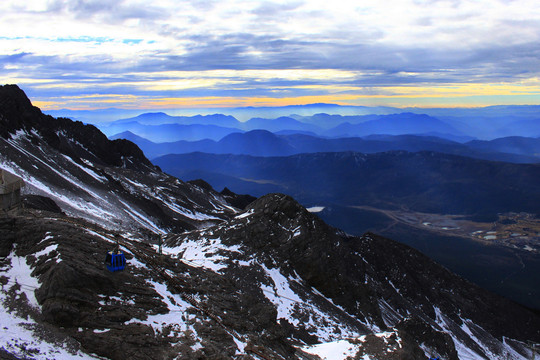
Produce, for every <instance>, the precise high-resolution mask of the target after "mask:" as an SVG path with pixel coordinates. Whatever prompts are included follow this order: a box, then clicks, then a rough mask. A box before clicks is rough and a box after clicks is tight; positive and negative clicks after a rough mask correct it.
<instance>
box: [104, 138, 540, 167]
mask: <svg viewBox="0 0 540 360" xmlns="http://www.w3.org/2000/svg"><path fill="white" fill-rule="evenodd" d="M110 138H111V139H127V140H130V141H133V142H134V143H135V144H137V145H138V146H139V147H140V148H141V149H142V150H143V151H144V153H145V154H146V156H147V157H148V158H150V159H153V158H156V157H158V156H162V155H167V154H185V153H190V152H196V151H199V152H205V153H213V154H239V155H253V156H287V155H293V154H301V153H317V152H341V151H356V152H362V153H368V154H371V153H376V152H385V151H391V150H406V151H411V152H415V151H424V150H426V151H437V152H441V153H446V154H454V155H463V156H469V157H473V158H478V159H484V160H494V161H506V162H513V163H535V162H540V139H539V138H523V137H509V138H501V139H497V140H492V141H479V140H477V141H470V142H467V143H464V144H462V143H459V142H455V141H450V140H446V139H443V138H440V137H435V136H418V135H396V136H391V135H377V136H375V135H371V136H368V137H364V138H360V137H346V138H337V139H336V138H322V137H318V136H313V135H304V134H296V133H291V134H289V135H277V134H274V133H271V132H269V131H265V130H253V131H249V132H246V133H231V134H229V135H227V136H225V137H223V138H222V139H221V140H219V141H214V140H209V139H206V140H199V141H191V142H190V141H177V142H165V143H155V142H151V141H149V140H147V139H144V138H143V137H140V136H138V135H135V134H133V133H131V132H123V133H120V134H116V135H114V136H111V137H110Z"/></svg>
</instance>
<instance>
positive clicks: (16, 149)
mask: <svg viewBox="0 0 540 360" xmlns="http://www.w3.org/2000/svg"><path fill="white" fill-rule="evenodd" d="M23 95H24V93H22V91H21V90H20V89H18V88H16V87H0V125H1V127H0V160H1V162H0V166H1V167H2V168H3V169H6V170H8V171H10V172H13V173H15V174H16V175H18V176H21V177H22V178H23V179H24V180H25V182H26V183H27V185H26V187H25V189H24V191H25V192H26V193H27V194H31V195H32V194H37V195H43V196H46V197H48V198H50V199H53V200H54V201H55V203H56V204H57V205H58V206H59V207H60V210H61V211H63V212H64V214H62V213H60V212H58V211H57V210H55V209H56V207H55V206H53V205H54V203H53V204H50V201H49V202H48V200H46V199H45V200H44V199H43V198H36V197H34V198H30V200H32V201H29V202H28V203H34V205H35V204H39V203H42V204H49V205H47V206H43V210H39V211H36V210H33V209H28V208H27V209H23V211H21V212H20V214H19V215H17V216H3V217H0V286H1V288H0V307H1V309H0V329H1V330H2V331H1V332H0V358H2V359H3V358H6V359H53V358H54V359H70V358H73V359H96V358H97V359H103V358H109V359H135V360H138V359H207V358H212V359H324V358H327V359H346V358H347V357H349V358H356V359H372V360H373V359H378V360H383V359H415V360H416V359H429V358H434V357H440V358H441V359H445V360H446V359H449V360H450V359H467V360H468V359H527V358H528V357H530V355H531V353H530V351H529V350H528V349H527V347H526V346H525V345H524V344H525V342H526V341H528V340H531V341H536V342H538V341H540V318H539V316H538V315H537V314H535V313H533V312H530V311H528V310H526V309H524V308H522V307H520V306H518V305H516V304H514V303H511V302H510V301H507V300H505V299H502V298H500V297H497V296H495V295H493V294H490V293H488V292H486V291H484V290H482V289H480V288H478V287H476V286H474V285H473V284H471V283H468V282H466V281H464V280H463V279H461V278H459V277H457V276H455V275H453V274H452V273H450V272H449V271H447V270H446V269H444V268H443V267H441V266H439V265H437V264H435V263H434V262H432V261H431V260H430V259H428V258H427V257H425V256H423V255H422V254H420V253H418V252H417V251H414V250H413V249H410V248H408V247H407V246H404V245H400V244H398V243H396V242H393V241H391V240H388V239H385V238H382V237H379V236H376V235H374V234H366V235H365V236H363V237H350V236H346V235H345V234H343V233H342V232H340V231H338V230H336V229H334V228H331V227H329V226H328V225H326V224H325V223H324V222H322V221H321V220H320V219H319V218H318V217H316V216H315V215H313V214H311V213H309V212H308V211H307V210H306V209H304V208H303V207H301V206H300V205H299V204H298V203H296V202H295V201H294V200H293V199H292V198H290V197H287V196H284V195H280V194H271V195H267V196H264V197H262V198H260V199H258V200H256V201H255V202H253V203H251V204H250V205H249V206H248V207H247V209H246V210H245V211H244V212H240V210H238V209H236V208H233V207H231V206H230V205H229V203H227V201H226V199H232V198H234V194H232V193H226V194H225V195H221V194H218V193H216V192H215V191H213V190H212V189H211V188H210V187H209V186H208V185H207V184H205V183H204V182H203V181H197V182H194V183H183V182H181V181H179V180H177V179H175V178H173V177H170V176H168V175H166V174H164V173H162V172H161V171H160V170H159V169H158V168H156V167H154V166H152V164H151V163H149V162H148V160H146V158H144V156H142V153H141V152H140V150H139V149H138V148H136V147H134V146H133V144H131V143H129V142H115V141H109V140H107V139H106V138H104V135H103V134H101V133H100V132H99V131H98V130H97V129H95V128H93V127H87V126H86V125H83V124H81V123H74V122H71V121H70V120H67V119H53V118H51V117H48V116H45V115H43V114H41V112H40V111H39V109H37V108H33V107H32V106H31V104H30V102H29V100H28V99H27V98H26V96H23ZM224 196H226V197H224ZM36 199H37V200H36ZM38 200H39V201H38ZM38 207H39V206H38ZM47 209H48V210H53V211H48V210H47ZM165 233H166V242H165V246H164V248H163V254H162V255H159V254H158V253H157V246H156V245H149V244H152V243H153V241H148V240H155V239H150V238H152V237H154V236H155V234H165ZM116 235H120V237H119V238H117V237H116ZM115 239H119V240H118V242H119V245H120V248H121V250H123V251H124V253H125V254H126V258H127V267H126V269H125V270H124V271H122V272H116V273H111V272H109V271H108V270H107V269H106V267H105V265H104V264H103V260H104V256H105V254H106V252H107V251H108V250H111V249H112V248H113V247H114V246H115V241H116V240H115Z"/></svg>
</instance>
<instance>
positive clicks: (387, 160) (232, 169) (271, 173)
mask: <svg viewBox="0 0 540 360" xmlns="http://www.w3.org/2000/svg"><path fill="white" fill-rule="evenodd" d="M153 163H154V164H156V165H158V166H159V167H160V168H162V169H163V170H164V171H166V172H168V173H169V174H172V175H174V176H177V177H179V178H185V176H184V175H185V174H186V172H192V171H203V172H206V173H214V174H224V175H227V176H228V177H235V178H237V179H239V180H242V181H243V182H244V184H243V191H244V192H246V193H251V194H253V195H256V196H260V195H262V194H265V193H267V192H270V191H274V190H275V189H274V188H272V189H271V190H270V191H268V189H266V187H267V186H268V185H272V187H274V186H276V185H277V186H278V187H279V188H280V192H284V193H287V194H290V195H292V196H294V197H295V198H297V199H299V200H300V201H302V202H309V203H317V202H332V203H338V204H343V205H371V206H375V207H379V208H400V207H403V206H406V207H408V208H409V209H411V210H415V211H420V212H426V213H439V214H462V215H473V214H487V213H489V214H497V213H499V212H509V211H513V212H521V211H524V212H529V213H535V214H540V203H538V201H537V200H538V199H540V182H538V179H540V165H536V164H534V165H529V164H510V163H503V162H492V161H485V160H477V159H472V158H469V157H464V156H455V155H447V154H441V153H436V152H431V151H422V152H417V153H410V152H406V151H391V152H384V153H375V154H361V153H356V152H339V153H316V154H299V155H293V156H287V157H255V156H245V155H215V154H204V153H191V154H183V155H166V156H162V157H159V158H156V159H154V160H153ZM210 183H211V184H212V185H213V186H215V187H216V188H222V187H224V186H227V187H229V188H230V189H231V190H232V191H234V192H238V190H239V189H238V188H235V187H234V186H232V185H230V186H229V184H225V183H221V184H218V183H212V182H210Z"/></svg>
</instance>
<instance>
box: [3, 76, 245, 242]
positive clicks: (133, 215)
mask: <svg viewBox="0 0 540 360" xmlns="http://www.w3.org/2000/svg"><path fill="white" fill-rule="evenodd" d="M0 99H1V100H0V124H1V125H2V131H1V132H2V136H0V167H2V168H3V169H5V170H8V171H10V172H12V173H13V174H16V175H17V176H19V177H21V178H22V179H23V180H24V181H25V183H26V189H25V192H26V193H27V194H37V195H44V196H47V197H50V198H52V199H53V200H54V201H55V202H56V203H57V204H58V205H59V206H60V208H61V209H62V210H63V211H64V212H65V213H66V214H67V215H69V216H74V217H81V218H85V219H88V220H90V221H93V222H95V223H98V224H102V225H105V226H108V227H109V228H117V227H119V228H120V229H131V230H137V229H141V228H142V229H146V230H148V231H150V232H152V233H157V234H159V233H161V234H164V233H166V232H168V231H171V230H174V231H180V230H185V229H194V228H196V227H199V226H204V224H206V223H209V222H210V223H212V222H216V221H217V222H219V221H221V220H222V219H225V218H228V217H230V216H231V215H232V214H234V213H235V211H236V210H235V209H234V208H233V207H232V206H230V205H229V204H228V203H227V201H226V200H225V199H224V198H223V197H222V196H221V195H220V194H218V193H216V192H213V191H209V190H207V189H202V188H201V187H200V186H196V185H193V184H187V183H184V182H181V181H180V180H178V179H176V178H173V177H171V176H168V175H166V174H164V173H162V172H161V171H160V170H159V168H156V167H154V166H153V165H152V164H151V163H150V162H149V161H148V160H147V159H146V158H145V157H144V155H143V154H142V152H141V151H140V150H139V149H138V148H137V147H136V146H135V145H134V144H132V143H130V142H127V141H122V140H116V141H109V140H108V139H107V138H106V137H105V135H103V134H102V133H101V132H100V131H99V130H97V129H96V128H95V127H93V126H91V125H83V124H82V123H75V122H72V121H71V120H68V119H54V118H52V117H50V116H45V115H43V114H42V113H41V112H40V111H39V109H37V108H35V107H32V106H31V104H30V101H29V100H28V99H27V98H26V96H25V95H24V93H23V92H22V91H21V90H20V89H19V88H17V87H8V86H4V87H1V88H0ZM13 107H15V108H17V109H20V110H19V112H15V111H14V110H13Z"/></svg>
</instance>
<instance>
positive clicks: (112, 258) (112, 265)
mask: <svg viewBox="0 0 540 360" xmlns="http://www.w3.org/2000/svg"><path fill="white" fill-rule="evenodd" d="M105 264H106V265H107V269H109V271H112V272H114V271H122V270H124V268H125V267H126V257H125V256H124V253H123V252H122V251H108V252H107V256H106V257H105Z"/></svg>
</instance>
